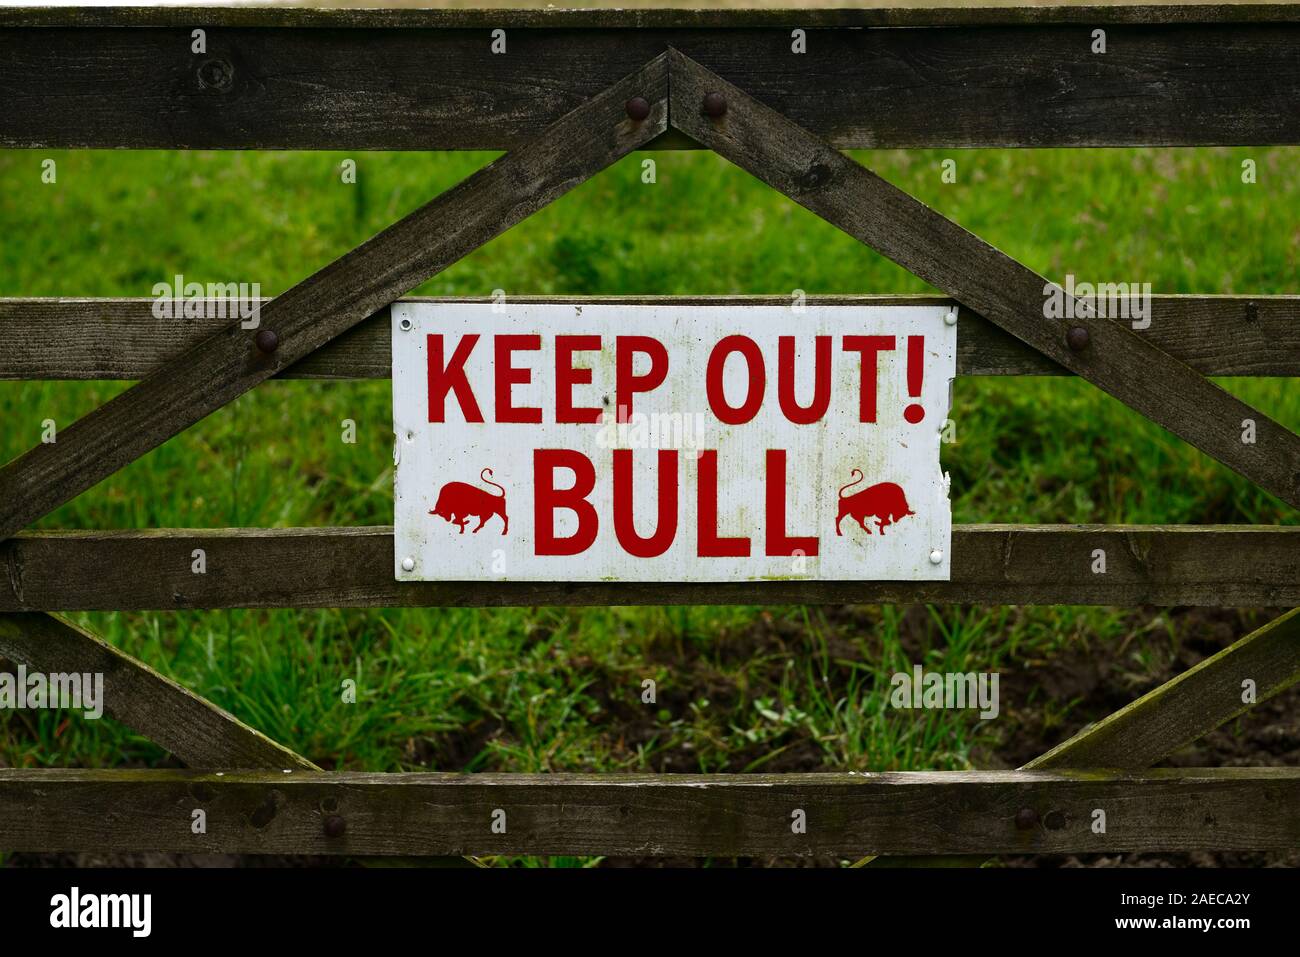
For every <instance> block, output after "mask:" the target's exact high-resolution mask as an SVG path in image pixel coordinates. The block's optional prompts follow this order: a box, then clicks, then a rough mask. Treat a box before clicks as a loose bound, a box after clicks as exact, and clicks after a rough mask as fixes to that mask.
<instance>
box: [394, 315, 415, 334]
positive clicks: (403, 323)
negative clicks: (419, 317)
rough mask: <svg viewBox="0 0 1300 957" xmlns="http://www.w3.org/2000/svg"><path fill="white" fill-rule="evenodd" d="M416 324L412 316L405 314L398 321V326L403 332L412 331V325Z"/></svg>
mask: <svg viewBox="0 0 1300 957" xmlns="http://www.w3.org/2000/svg"><path fill="white" fill-rule="evenodd" d="M414 325H415V323H413V322H411V317H410V316H403V317H402V318H401V319H399V320H398V321H397V327H398V328H399V329H401V330H402V331H403V332H410V331H411V327H412V326H414Z"/></svg>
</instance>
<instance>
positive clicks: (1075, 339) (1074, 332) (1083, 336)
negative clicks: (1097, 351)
mask: <svg viewBox="0 0 1300 957" xmlns="http://www.w3.org/2000/svg"><path fill="white" fill-rule="evenodd" d="M1089 338H1090V337H1089V335H1088V330H1087V329H1085V328H1083V326H1075V327H1074V328H1072V329H1071V330H1070V331H1069V332H1067V333H1066V334H1065V344H1066V345H1067V346H1069V347H1070V351H1071V352H1082V351H1083V350H1084V349H1086V348H1088V340H1089Z"/></svg>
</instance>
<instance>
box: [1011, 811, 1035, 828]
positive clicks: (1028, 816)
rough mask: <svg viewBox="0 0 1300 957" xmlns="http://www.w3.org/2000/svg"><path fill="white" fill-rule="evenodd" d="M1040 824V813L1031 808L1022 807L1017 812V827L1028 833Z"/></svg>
mask: <svg viewBox="0 0 1300 957" xmlns="http://www.w3.org/2000/svg"><path fill="white" fill-rule="evenodd" d="M1037 823H1038V812H1037V811H1035V810H1034V809H1033V808H1031V807H1022V808H1021V809H1020V810H1019V811H1017V812H1016V827H1018V828H1019V829H1020V830H1022V831H1027V830H1029V829H1030V828H1031V827H1033V826H1034V825H1035V824H1037Z"/></svg>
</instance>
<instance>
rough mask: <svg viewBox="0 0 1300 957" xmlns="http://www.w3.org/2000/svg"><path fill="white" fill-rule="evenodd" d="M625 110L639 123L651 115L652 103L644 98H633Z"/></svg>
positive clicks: (626, 104) (625, 105)
mask: <svg viewBox="0 0 1300 957" xmlns="http://www.w3.org/2000/svg"><path fill="white" fill-rule="evenodd" d="M623 108H624V109H626V110H627V115H628V116H630V117H631V118H632V119H633V120H635V121H636V122H638V123H640V122H641V121H642V120H644V119H645V118H646V117H647V116H649V115H650V101H649V100H647V99H646V98H645V97H644V96H634V97H632V99H630V100H628V101H627V103H625V104H624V107H623Z"/></svg>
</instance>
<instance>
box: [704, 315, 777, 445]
mask: <svg viewBox="0 0 1300 957" xmlns="http://www.w3.org/2000/svg"><path fill="white" fill-rule="evenodd" d="M733 352H739V353H740V354H741V355H742V356H743V357H744V359H745V364H746V366H747V368H748V369H749V383H748V384H747V385H746V387H745V390H746V391H745V401H744V402H743V403H742V404H741V405H740V406H737V407H732V406H730V405H728V404H727V397H726V395H725V394H724V393H723V391H722V370H723V368H724V367H725V366H726V364H727V357H728V356H730V355H731V353H733ZM704 385H705V388H706V390H707V391H708V395H709V407H710V408H711V409H713V414H714V415H715V416H717V417H718V421H720V422H725V423H726V424H727V425H744V424H745V423H746V422H748V421H749V420H750V419H752V418H753V417H754V416H756V415H758V410H759V407H760V406H762V404H763V391H764V389H766V387H767V374H766V372H765V371H764V369H763V352H762V350H761V349H759V348H758V343H757V342H755V341H754V340H753V339H751V338H749V336H724V337H723V338H722V339H721V341H719V342H718V344H717V345H716V346H714V347H713V351H712V352H711V353H709V364H708V368H707V369H706V370H705V372H704Z"/></svg>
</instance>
